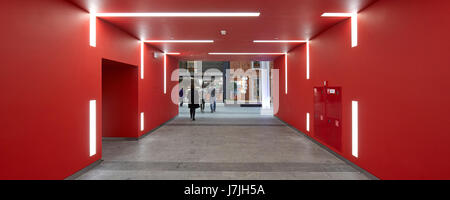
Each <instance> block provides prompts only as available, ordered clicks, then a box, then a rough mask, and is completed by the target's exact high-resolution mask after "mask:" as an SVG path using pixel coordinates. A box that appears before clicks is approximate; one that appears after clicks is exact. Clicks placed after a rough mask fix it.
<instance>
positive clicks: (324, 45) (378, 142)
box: [275, 0, 450, 179]
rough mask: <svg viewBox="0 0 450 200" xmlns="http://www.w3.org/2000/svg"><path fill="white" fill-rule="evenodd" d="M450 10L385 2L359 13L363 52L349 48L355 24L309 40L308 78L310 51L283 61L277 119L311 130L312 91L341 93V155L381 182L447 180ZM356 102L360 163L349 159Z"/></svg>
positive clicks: (410, 0)
mask: <svg viewBox="0 0 450 200" xmlns="http://www.w3.org/2000/svg"><path fill="white" fill-rule="evenodd" d="M448 10H450V2H449V1H438V0H431V1H421V0H397V1H391V0H380V1H378V2H376V3H374V4H373V5H371V6H370V7H368V8H366V9H364V10H362V11H360V12H359V14H358V27H359V28H358V35H359V45H358V46H357V47H355V48H351V41H350V39H351V37H350V35H351V34H350V31H351V23H350V20H349V19H348V20H343V21H342V22H341V23H339V24H337V25H335V26H333V27H332V28H330V29H328V30H326V31H324V32H322V33H321V34H319V35H317V36H316V37H314V38H312V40H311V44H310V49H311V56H310V58H311V79H310V80H306V78H305V77H306V49H305V45H301V46H299V47H297V48H295V49H293V50H291V51H290V52H289V54H288V73H289V74H288V81H289V82H288V86H289V87H288V89H289V91H288V94H287V95H285V94H284V56H280V57H279V58H277V59H276V60H275V67H276V68H278V69H280V91H282V92H281V93H280V100H279V102H276V103H279V105H280V106H281V107H280V110H279V113H278V114H277V116H278V117H279V118H280V119H282V120H284V121H286V122H287V123H289V124H290V125H292V126H294V127H295V128H296V129H298V130H300V131H302V132H304V133H306V134H308V135H309V136H311V137H313V138H314V139H316V140H318V141H319V142H322V141H320V140H319V139H317V138H315V136H314V129H313V128H312V130H311V132H307V131H306V113H307V112H309V113H311V127H314V125H313V122H314V121H313V118H312V113H313V87H314V86H323V81H328V82H329V85H330V86H341V87H342V89H343V93H342V94H343V99H342V102H343V105H342V106H343V122H342V133H343V136H342V139H343V150H342V151H341V152H339V151H336V150H335V149H333V148H332V147H330V148H331V149H332V150H334V151H336V152H337V153H339V154H340V155H342V156H344V157H345V158H347V159H348V160H350V161H351V162H353V163H355V164H357V165H358V166H360V167H362V168H364V169H365V170H367V171H369V172H371V173H372V174H374V175H375V176H377V177H378V178H381V179H450V170H448V169H450V159H449V158H448V155H450V148H449V146H448V144H449V143H450V134H449V131H448V124H450V118H449V117H448V112H449V111H450V104H449V102H450V94H449V93H448V92H446V91H447V88H448V87H449V86H450V80H449V79H448V75H449V74H450V67H449V66H450V59H448V55H449V52H450V49H449V47H450V40H448V35H450V28H449V27H450V20H449V18H448ZM352 100H357V101H359V158H355V157H353V156H352V154H351V101H352Z"/></svg>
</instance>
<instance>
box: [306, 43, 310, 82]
mask: <svg viewBox="0 0 450 200" xmlns="http://www.w3.org/2000/svg"><path fill="white" fill-rule="evenodd" d="M309 62H310V60H309V40H307V41H306V80H309Z"/></svg>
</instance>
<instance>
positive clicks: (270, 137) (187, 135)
mask: <svg viewBox="0 0 450 200" xmlns="http://www.w3.org/2000/svg"><path fill="white" fill-rule="evenodd" d="M209 111H210V110H209V107H207V108H206V112H205V113H201V112H198V113H197V116H196V121H191V120H190V119H189V112H188V110H187V108H186V106H185V107H183V108H181V109H180V115H179V116H178V117H177V118H175V119H174V120H172V121H170V122H169V123H167V124H166V125H164V126H162V127H161V128H159V129H157V130H156V131H154V132H152V133H151V134H149V135H147V136H145V137H144V138H142V139H140V140H138V141H125V140H118V141H103V162H101V163H100V164H99V165H97V166H95V167H94V168H92V169H90V170H89V171H87V172H85V173H83V174H81V175H80V176H78V177H77V179H114V180H116V179H119V180H122V179H187V180H198V179H200V180H204V179H221V180H222V179H268V180H269V179H270V180H273V179H277V180H278V179H281V180H286V179H308V180H309V179H321V180H323V179H369V177H367V176H366V175H364V174H363V173H361V172H359V171H358V170H356V169H354V168H353V167H352V166H350V165H348V164H346V163H345V162H344V161H342V160H340V159H338V158H337V157H336V156H334V155H333V154H331V153H329V152H328V151H326V150H325V149H323V148H322V147H320V146H319V145H317V144H315V143H314V142H312V141H310V140H308V139H307V138H306V137H305V136H303V135H301V134H299V133H298V132H296V131H295V130H293V129H291V128H289V127H288V126H286V125H284V124H283V123H282V122H280V121H279V120H278V119H276V118H274V117H272V116H264V115H260V114H259V113H260V110H259V108H241V107H228V106H227V107H224V106H218V107H217V112H216V113H210V112H209Z"/></svg>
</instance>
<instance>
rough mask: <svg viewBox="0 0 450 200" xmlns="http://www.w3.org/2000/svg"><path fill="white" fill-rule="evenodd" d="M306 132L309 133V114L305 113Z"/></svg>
mask: <svg viewBox="0 0 450 200" xmlns="http://www.w3.org/2000/svg"><path fill="white" fill-rule="evenodd" d="M306 131H308V132H309V113H306Z"/></svg>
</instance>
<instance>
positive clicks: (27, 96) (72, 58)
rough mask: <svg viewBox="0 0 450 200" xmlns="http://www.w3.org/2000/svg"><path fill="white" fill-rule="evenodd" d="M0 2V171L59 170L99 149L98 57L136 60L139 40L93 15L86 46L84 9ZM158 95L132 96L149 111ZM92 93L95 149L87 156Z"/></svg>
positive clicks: (51, 175)
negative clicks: (93, 35) (93, 34)
mask: <svg viewBox="0 0 450 200" xmlns="http://www.w3.org/2000/svg"><path fill="white" fill-rule="evenodd" d="M0 8H1V9H2V10H3V11H4V12H0V22H1V24H2V25H3V26H5V27H7V28H6V29H5V30H3V31H1V32H0V40H1V44H2V45H0V55H1V61H2V65H1V67H0V81H1V82H0V92H1V94H2V98H0V113H1V115H0V121H1V122H2V123H1V126H0V179H63V178H66V177H67V176H70V175H72V174H73V173H75V172H77V171H78V170H80V169H82V168H84V167H86V166H88V165H89V164H91V163H93V162H94V161H96V160H99V159H100V158H101V156H102V155H101V149H102V147H101V133H102V127H101V126H100V125H101V122H102V116H101V113H102V106H101V102H102V95H101V94H102V88H101V64H102V58H107V59H110V60H114V61H118V62H123V63H127V64H131V65H136V66H137V65H139V63H140V62H139V61H140V46H139V41H138V40H137V39H136V38H135V37H132V36H130V35H128V34H126V33H125V32H123V31H121V30H119V29H117V28H115V27H114V26H111V25H110V24H109V23H105V22H103V21H102V20H97V47H95V48H93V47H90V46H89V14H88V13H87V12H86V11H84V10H81V9H80V8H78V7H76V6H74V5H73V4H71V3H68V2H66V1H60V0H40V1H8V2H6V1H1V3H0ZM159 65H160V66H162V64H161V62H160V63H159ZM154 68H157V67H156V65H155V67H154ZM160 68H161V67H160ZM147 72H150V71H149V70H147ZM150 77H151V75H149V76H147V78H148V79H146V81H148V84H150V82H151V80H152V79H151V78H150ZM140 82H141V81H140ZM139 84H140V85H141V84H142V83H139ZM159 96H162V95H161V94H160V93H155V96H154V97H153V98H146V99H141V98H140V99H139V101H140V102H145V103H144V105H147V106H148V107H146V108H145V109H146V110H147V111H148V112H150V113H151V111H152V107H151V106H152V105H153V106H155V107H163V106H168V104H160V103H152V101H153V100H154V99H155V98H156V99H159ZM140 97H141V96H140ZM92 99H96V100H97V154H96V155H94V156H92V157H89V100H92ZM141 109H142V108H139V110H141ZM161 109H163V108H161ZM171 109H173V108H171ZM147 111H146V112H147ZM170 111H171V112H168V113H167V114H164V115H162V116H161V118H157V117H155V120H161V121H163V120H162V119H167V118H168V116H169V115H170V114H172V115H174V114H175V112H174V111H173V110H170ZM136 120H139V119H136ZM146 127H151V126H146Z"/></svg>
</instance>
